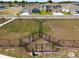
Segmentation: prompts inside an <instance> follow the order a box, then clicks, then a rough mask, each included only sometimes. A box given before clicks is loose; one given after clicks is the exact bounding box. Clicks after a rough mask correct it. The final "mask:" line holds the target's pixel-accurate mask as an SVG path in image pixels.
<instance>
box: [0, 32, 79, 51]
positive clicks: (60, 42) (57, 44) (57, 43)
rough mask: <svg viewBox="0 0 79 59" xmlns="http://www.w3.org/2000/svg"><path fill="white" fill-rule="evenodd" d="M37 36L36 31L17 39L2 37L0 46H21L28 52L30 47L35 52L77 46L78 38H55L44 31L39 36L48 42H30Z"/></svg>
mask: <svg viewBox="0 0 79 59" xmlns="http://www.w3.org/2000/svg"><path fill="white" fill-rule="evenodd" d="M39 38H40V37H39V33H37V34H31V35H28V36H27V37H25V38H23V39H19V40H17V39H15V40H10V39H6V40H5V39H2V40H0V47H23V48H25V49H26V51H28V52H31V51H32V49H34V50H35V51H36V52H56V51H58V50H59V48H61V47H69V48H71V47H72V48H79V40H67V39H57V38H55V37H52V36H50V35H48V34H45V33H43V34H42V37H41V38H42V39H44V40H46V41H48V42H49V44H31V43H32V42H34V41H36V40H38V39H39ZM46 48H48V49H46Z"/></svg>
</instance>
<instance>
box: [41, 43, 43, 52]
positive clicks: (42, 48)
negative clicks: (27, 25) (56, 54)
mask: <svg viewBox="0 0 79 59" xmlns="http://www.w3.org/2000/svg"><path fill="white" fill-rule="evenodd" d="M41 52H43V44H41Z"/></svg>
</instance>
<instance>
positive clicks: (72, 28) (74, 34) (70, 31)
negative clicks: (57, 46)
mask: <svg viewBox="0 0 79 59" xmlns="http://www.w3.org/2000/svg"><path fill="white" fill-rule="evenodd" d="M44 25H47V26H48V27H50V28H51V29H52V32H49V34H50V35H52V36H54V37H56V38H59V39H61V40H62V39H65V40H79V19H74V20H70V19H67V20H66V19H65V20H63V19H61V20H51V21H47V22H45V23H44Z"/></svg>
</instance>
